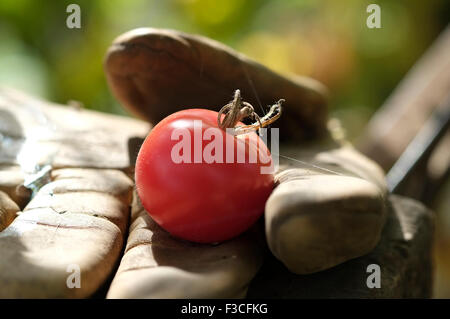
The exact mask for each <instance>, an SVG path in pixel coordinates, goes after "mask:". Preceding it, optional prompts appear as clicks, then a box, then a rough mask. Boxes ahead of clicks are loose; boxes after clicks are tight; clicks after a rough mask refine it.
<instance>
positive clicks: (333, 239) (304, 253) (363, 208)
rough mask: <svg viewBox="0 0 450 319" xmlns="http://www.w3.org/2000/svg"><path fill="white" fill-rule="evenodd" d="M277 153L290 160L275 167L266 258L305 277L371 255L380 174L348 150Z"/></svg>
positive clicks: (380, 216) (380, 217)
mask: <svg viewBox="0 0 450 319" xmlns="http://www.w3.org/2000/svg"><path fill="white" fill-rule="evenodd" d="M280 153H281V154H286V155H287V154H288V155H289V156H288V157H289V158H290V159H291V160H289V162H288V163H287V164H285V165H282V166H280V170H279V172H278V173H277V174H276V177H275V178H276V180H277V182H278V186H277V187H276V188H275V189H274V191H273V192H272V194H271V196H270V197H269V199H268V201H267V203H266V211H265V223H266V238H267V243H268V245H269V248H270V250H271V251H272V253H273V254H274V255H275V256H276V257H277V258H278V259H279V260H281V261H282V262H283V263H284V264H285V265H286V267H287V268H289V270H291V271H292V272H294V273H297V274H308V273H313V272H317V271H321V270H324V269H327V268H331V267H333V266H336V265H338V264H340V263H343V262H345V261H347V260H349V259H353V258H356V257H359V256H361V255H364V254H366V253H368V252H369V251H371V250H372V249H373V248H374V247H375V245H376V244H377V243H378V241H379V238H380V234H381V230H382V228H383V225H384V222H385V214H386V209H385V205H386V203H385V198H386V187H385V185H384V181H383V174H382V171H381V170H380V169H379V168H378V167H377V166H376V165H375V164H374V163H372V162H371V161H370V160H368V159H367V158H364V157H363V155H361V154H360V153H358V152H357V151H355V150H353V149H352V148H351V147H342V148H340V149H334V150H328V151H319V150H318V149H317V148H316V146H314V147H312V148H309V149H308V148H303V149H302V148H299V147H293V148H281V151H280ZM292 159H297V160H300V161H301V162H300V163H299V162H296V161H294V160H292ZM305 163H309V164H305Z"/></svg>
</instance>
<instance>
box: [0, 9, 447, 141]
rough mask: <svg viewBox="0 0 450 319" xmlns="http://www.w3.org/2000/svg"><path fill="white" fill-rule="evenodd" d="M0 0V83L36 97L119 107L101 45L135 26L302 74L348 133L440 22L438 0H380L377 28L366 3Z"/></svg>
mask: <svg viewBox="0 0 450 319" xmlns="http://www.w3.org/2000/svg"><path fill="white" fill-rule="evenodd" d="M72 2H74V1H50V0H46V1H36V0H2V1H1V2H0V43H1V44H0V83H1V84H6V85H10V86H13V87H17V88H19V89H23V90H25V91H28V92H31V93H34V94H37V95H40V96H42V97H44V98H47V99H50V100H53V101H56V102H60V103H66V102H67V101H68V100H77V101H81V102H83V103H84V104H85V106H86V107H88V108H91V109H97V110H101V111H106V112H112V113H124V111H123V110H122V109H121V108H120V106H119V104H118V103H117V101H115V100H114V99H113V97H112V96H111V94H110V92H109V90H108V87H107V85H106V81H105V77H104V74H103V69H102V62H103V61H102V60H103V57H104V54H105V52H106V49H107V47H108V45H109V44H110V43H111V41H112V40H113V39H114V37H116V36H117V35H119V34H120V33H122V32H125V31H127V30H129V29H132V28H135V27H142V26H152V27H165V28H175V29H180V30H183V31H187V32H194V33H200V34H203V35H206V36H209V37H212V38H214V39H216V40H219V41H222V42H225V43H226V44H228V45H230V46H232V47H234V48H236V49H238V50H241V51H243V52H244V53H246V54H247V55H249V56H251V57H253V58H255V59H257V60H258V61H260V62H262V63H264V64H266V65H267V66H269V67H270V68H272V69H274V70H277V71H280V72H282V73H293V74H301V75H308V76H312V77H314V78H316V79H318V80H320V81H322V82H323V83H325V84H326V85H327V86H328V87H329V88H330V91H331V94H332V95H331V97H332V100H331V106H332V112H333V113H334V114H335V115H336V116H337V117H339V118H341V120H342V121H343V122H344V125H345V127H346V128H347V131H348V133H349V136H350V137H351V138H352V137H353V136H355V135H356V134H357V133H358V132H360V131H361V129H362V128H363V126H364V125H365V123H366V121H367V119H368V118H369V117H370V116H371V114H372V113H373V112H374V110H375V109H376V108H377V107H378V106H379V105H380V104H381V103H382V102H383V101H384V100H385V99H386V97H387V96H388V95H389V93H390V92H391V91H392V89H393V88H394V87H395V85H396V84H397V83H398V82H399V80H400V79H401V78H402V77H403V75H404V74H405V73H406V72H407V70H408V69H409V68H410V67H411V65H412V64H413V63H414V61H415V60H416V59H417V58H418V57H419V56H420V55H421V54H422V53H423V52H424V50H425V49H426V48H427V46H429V45H430V43H431V42H432V41H433V39H434V38H435V37H436V36H437V34H438V33H439V31H440V30H442V28H443V27H444V26H445V24H446V23H447V20H446V19H448V16H449V5H448V1H446V0H431V1H419V0H403V1H388V0H380V1H377V2H376V3H377V4H379V5H380V6H381V21H382V28H381V29H368V28H367V27H366V19H367V16H368V13H367V12H366V7H367V5H368V4H370V3H371V2H372V1H357V0H348V1H332V0H317V1H313V0H283V1H269V0H226V1H225V0H223V1H220V0H219V1H217V0H170V1H157V0H154V1H144V0H109V1H107V0H97V1H92V0H81V1H76V2H75V3H77V4H79V5H80V7H81V13H82V17H81V23H82V28H81V29H69V28H67V27H66V24H65V21H66V18H67V16H68V13H66V7H67V5H68V4H70V3H72Z"/></svg>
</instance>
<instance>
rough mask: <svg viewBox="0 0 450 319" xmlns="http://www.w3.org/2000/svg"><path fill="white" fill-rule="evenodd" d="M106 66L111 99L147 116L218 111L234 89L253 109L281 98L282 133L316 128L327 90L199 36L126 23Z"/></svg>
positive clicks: (309, 132)
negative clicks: (189, 110) (127, 29)
mask: <svg viewBox="0 0 450 319" xmlns="http://www.w3.org/2000/svg"><path fill="white" fill-rule="evenodd" d="M105 71H106V74H107V78H108V83H109V85H110V88H111V90H112V92H113V93H114V95H115V96H116V97H117V99H118V100H119V101H121V103H122V104H123V105H124V106H126V107H127V108H128V109H129V110H131V111H133V112H134V113H136V114H138V115H139V116H141V117H143V118H144V119H146V120H148V121H150V122H151V123H157V122H159V121H160V120H162V119H163V118H164V117H166V116H167V115H169V114H171V113H174V112H176V111H179V110H181V109H185V108H198V107H201V108H208V109H213V110H216V111H218V110H219V109H220V108H221V107H222V106H223V105H224V104H226V103H227V102H228V101H229V100H230V99H231V98H232V94H233V92H234V90H236V89H240V90H241V92H242V94H243V98H244V100H246V101H248V102H250V103H252V104H253V106H254V107H255V110H259V107H260V106H261V107H262V108H266V107H267V106H268V105H272V104H274V103H275V102H276V101H278V100H279V99H281V98H283V99H285V100H286V102H285V103H284V104H283V106H284V107H283V112H284V115H283V116H282V117H281V118H280V119H279V120H278V121H279V122H277V123H278V124H279V127H280V136H281V138H287V139H293V138H301V137H305V136H307V137H311V136H316V135H318V134H320V133H323V132H324V129H325V121H326V118H327V107H326V90H325V89H324V88H323V86H322V85H321V84H319V83H317V82H315V81H314V80H312V79H307V78H300V77H297V78H295V79H293V78H292V79H290V78H287V77H285V76H282V75H279V74H277V73H275V72H272V71H270V70H269V69H267V68H266V67H264V66H262V65H261V64H259V63H257V62H255V61H252V60H250V59H249V58H247V57H245V56H244V55H242V54H240V53H238V52H235V51H233V50H232V49H231V48H229V47H226V46H225V45H223V44H221V43H218V42H215V41H213V40H211V39H208V38H204V37H201V36H196V35H190V34H186V33H182V32H178V31H172V30H164V29H151V28H141V29H136V30H132V31H130V32H127V33H125V34H123V35H121V36H119V37H118V38H117V39H116V40H115V41H114V43H113V44H112V46H111V47H110V48H109V50H108V53H107V56H106V60H105ZM265 112H267V109H265ZM258 113H260V114H261V113H262V112H261V111H260V112H258Z"/></svg>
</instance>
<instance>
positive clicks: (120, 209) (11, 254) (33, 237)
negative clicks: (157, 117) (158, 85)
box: [0, 88, 148, 298]
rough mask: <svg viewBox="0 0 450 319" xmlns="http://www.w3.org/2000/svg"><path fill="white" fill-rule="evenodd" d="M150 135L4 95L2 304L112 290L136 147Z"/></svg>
mask: <svg viewBox="0 0 450 319" xmlns="http://www.w3.org/2000/svg"><path fill="white" fill-rule="evenodd" d="M117 127H120V128H121V129H120V130H118V129H117ZM147 131H148V124H146V123H143V122H140V121H136V120H132V119H127V118H121V117H118V116H112V115H106V114H100V113H97V112H92V111H87V110H78V109H73V108H72V109H71V108H69V107H61V106H58V105H55V104H51V103H48V102H44V101H41V100H38V99H36V98H31V97H29V96H26V95H24V94H22V93H20V92H17V91H13V90H10V89H5V88H0V298H67V297H77V298H78V297H88V296H90V295H92V294H93V293H94V292H95V291H97V290H98V289H99V287H101V286H102V285H103V283H104V282H105V281H106V280H107V278H108V277H109V276H110V275H111V273H112V272H113V271H114V268H115V265H116V262H117V261H118V260H119V257H120V254H121V251H122V246H123V242H124V240H126V238H124V236H125V234H126V232H127V230H128V219H129V205H130V203H131V200H132V191H133V181H132V179H131V178H130V177H129V176H128V175H129V174H130V172H131V167H130V162H129V156H128V151H127V145H128V139H129V137H130V136H136V135H137V136H143V135H145V134H146V133H147ZM77 273H78V274H80V276H79V277H78V278H76V277H75V276H77ZM71 275H73V276H72V277H71ZM78 285H79V287H77V286H78Z"/></svg>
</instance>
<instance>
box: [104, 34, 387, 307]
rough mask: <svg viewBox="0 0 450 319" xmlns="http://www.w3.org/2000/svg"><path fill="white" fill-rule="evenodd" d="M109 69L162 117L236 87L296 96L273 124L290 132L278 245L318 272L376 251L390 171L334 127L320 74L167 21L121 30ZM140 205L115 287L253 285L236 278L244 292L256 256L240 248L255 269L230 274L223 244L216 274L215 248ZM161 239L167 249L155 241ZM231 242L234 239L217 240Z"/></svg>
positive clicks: (120, 87)
mask: <svg viewBox="0 0 450 319" xmlns="http://www.w3.org/2000/svg"><path fill="white" fill-rule="evenodd" d="M105 70H106V74H107V78H108V81H109V84H110V87H111V89H112V91H113V93H114V95H115V96H116V97H117V98H118V100H119V101H120V102H121V103H122V104H123V105H124V106H125V107H127V108H128V109H129V110H131V111H132V112H134V113H135V114H137V115H138V116H140V117H141V118H143V119H145V120H147V121H148V122H150V123H152V124H156V123H157V122H158V121H160V120H162V119H163V118H164V117H166V116H167V115H169V114H171V113H173V112H176V111H178V110H181V109H185V108H193V107H196V108H208V109H213V110H216V111H218V110H219V109H220V108H221V107H222V106H223V105H224V104H225V103H227V102H228V101H229V100H230V98H231V96H232V93H233V91H234V90H235V89H240V90H241V92H242V94H243V98H244V100H246V101H248V102H250V103H252V104H253V106H254V108H255V110H258V105H262V106H263V107H266V106H267V105H271V104H273V103H274V102H275V101H277V100H279V99H280V98H283V99H285V100H286V102H285V103H284V104H283V112H282V113H283V114H282V116H281V117H280V119H279V120H278V121H277V122H275V124H274V125H273V126H274V127H279V128H280V139H281V141H282V142H283V144H282V145H281V147H280V152H279V153H280V162H281V165H280V169H279V171H278V172H277V173H276V176H275V180H276V182H277V187H276V188H275V189H274V191H273V193H272V194H271V196H270V198H269V199H268V201H267V204H266V209H265V216H264V222H265V239H266V242H267V246H268V247H269V249H270V251H271V252H272V253H273V254H274V255H275V256H276V257H277V258H278V259H279V260H280V261H281V262H283V263H284V264H285V266H286V267H287V268H288V269H289V270H291V271H292V272H294V273H297V274H308V273H313V272H317V271H321V270H324V269H327V268H330V267H333V266H335V265H338V264H340V263H342V262H345V261H347V260H349V259H353V258H356V257H359V256H361V255H364V254H367V253H368V252H370V251H371V250H372V249H373V248H374V247H375V246H376V244H377V243H378V241H379V238H380V233H381V230H382V228H383V225H384V222H385V216H386V209H385V206H386V200H385V198H386V193H387V190H386V185H385V181H384V174H383V172H382V170H381V169H380V168H379V167H378V166H377V165H376V164H375V163H373V162H372V161H371V160H369V159H367V158H366V157H364V156H363V155H362V154H360V153H358V152H357V151H356V150H354V149H353V148H352V146H351V145H349V144H348V143H347V142H345V141H342V140H339V141H338V140H337V139H335V138H332V137H331V136H332V135H333V130H331V132H330V131H329V130H327V128H326V127H327V125H326V124H327V106H326V90H325V89H324V88H323V87H322V86H321V85H320V84H319V83H317V82H315V81H313V80H311V79H307V78H295V79H289V78H287V77H284V76H281V75H279V74H276V73H274V72H272V71H270V70H268V69H267V68H265V67H264V66H262V65H260V64H258V63H256V62H254V61H252V60H250V59H249V58H247V57H245V56H243V55H242V54H239V53H237V52H235V51H233V50H232V49H230V48H228V47H226V46H224V45H222V44H220V43H217V42H215V41H213V40H210V39H207V38H203V37H199V36H194V35H189V34H184V33H181V32H177V31H170V30H159V29H136V30H133V31H130V32H128V33H125V34H124V35H122V36H120V37H118V38H117V39H116V40H115V41H114V43H113V44H112V46H111V47H110V49H109V51H108V54H107V57H106V60H105ZM260 115H262V114H260ZM274 155H275V156H276V154H274ZM215 191H218V190H215ZM134 206H135V208H133V213H132V224H131V225H132V226H131V228H130V235H129V238H128V245H127V248H126V250H125V254H124V257H123V258H122V261H121V264H120V266H119V269H118V272H117V274H116V276H115V278H114V280H113V282H112V284H111V287H110V290H109V292H108V297H110V298H117V297H119V298H121V297H137V298H143V297H231V296H238V295H242V294H237V293H236V291H237V290H236V286H233V285H234V284H235V283H236V280H237V281H238V282H239V281H240V282H241V284H240V286H239V287H240V288H241V290H240V291H244V292H245V288H246V284H247V280H248V278H249V276H250V277H251V271H248V270H249V269H251V270H252V271H254V266H255V265H257V264H258V262H253V263H252V262H251V260H252V259H251V258H254V257H253V256H248V255H245V254H238V255H236V256H234V257H235V258H236V259H241V263H242V264H247V265H248V264H252V265H253V266H252V267H253V268H251V267H248V266H247V268H242V266H241V269H246V270H245V271H243V270H241V271H240V272H239V268H238V267H236V268H235V269H236V271H229V272H228V273H227V272H226V269H230V268H231V267H229V266H228V265H227V266H226V267H222V266H223V265H224V264H227V262H229V261H227V259H229V258H230V256H228V255H225V254H224V259H225V261H223V262H221V263H219V264H218V268H217V269H216V271H215V272H214V266H213V265H211V266H210V267H205V265H206V264H207V263H208V258H209V255H206V254H205V255H201V254H199V253H198V252H196V251H195V249H196V248H190V247H191V246H190V245H191V244H188V243H183V244H182V245H181V244H180V241H177V240H174V239H172V238H170V237H168V235H167V234H166V233H163V234H164V235H161V230H160V229H159V228H157V227H156V226H155V224H154V222H153V221H151V219H150V218H149V217H148V214H147V213H146V212H145V211H144V210H143V208H142V207H141V206H140V205H139V203H138V201H136V204H135V205H134ZM256 228H258V225H256ZM247 235H248V234H246V235H244V236H247ZM161 237H163V238H164V239H162V242H164V247H165V250H164V249H163V247H161V249H160V247H158V246H159V245H158V244H157V243H155V239H157V240H159V239H160V238H161ZM180 245H181V247H184V248H183V249H180ZM221 245H227V242H225V243H222V244H220V245H218V246H215V247H214V246H213V247H211V250H213V249H216V251H220V246H221ZM173 246H176V248H172V247H173ZM194 246H195V245H194ZM244 246H245V245H241V248H242V247H244ZM258 247H259V248H257V249H259V251H263V250H264V247H261V246H258ZM157 251H159V253H158V255H159V256H162V257H161V258H160V257H158V256H157V254H156V252H157ZM218 254H220V253H218ZM177 256H178V258H177ZM254 260H257V259H254ZM242 273H245V275H246V276H245V281H244V280H243V279H242V278H239V276H240V274H242ZM202 278H203V279H204V280H203V281H202V280H201V279H202ZM211 278H212V279H211ZM227 280H228V283H227V282H226V281H227ZM230 282H231V283H232V284H230ZM231 288H233V289H231Z"/></svg>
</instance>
